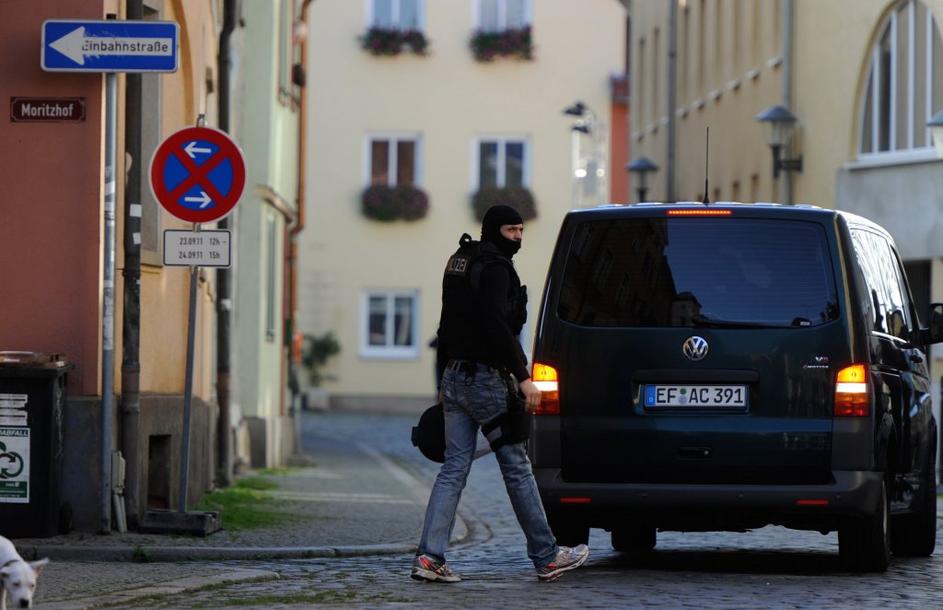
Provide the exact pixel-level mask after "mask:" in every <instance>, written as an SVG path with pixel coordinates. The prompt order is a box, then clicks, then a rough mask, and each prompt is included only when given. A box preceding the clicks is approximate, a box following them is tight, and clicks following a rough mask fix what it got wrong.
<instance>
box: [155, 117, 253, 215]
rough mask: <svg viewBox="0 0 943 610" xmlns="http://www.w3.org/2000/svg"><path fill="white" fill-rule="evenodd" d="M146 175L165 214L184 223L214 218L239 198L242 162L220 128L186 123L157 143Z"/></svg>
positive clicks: (239, 155) (243, 166) (230, 208)
mask: <svg viewBox="0 0 943 610" xmlns="http://www.w3.org/2000/svg"><path fill="white" fill-rule="evenodd" d="M150 175H151V190H152V191H153V192H154V197H155V198H156V199H157V200H158V201H159V202H160V204H161V205H162V206H164V209H165V210H167V211H168V212H169V213H171V214H173V215H174V216H176V217H177V218H179V219H181V220H186V221H188V222H194V223H204V222H214V221H216V220H219V219H220V218H222V217H224V216H226V215H227V214H229V212H230V211H232V209H233V208H234V207H236V203H238V202H239V197H240V196H241V195H242V189H243V187H244V186H245V183H246V163H245V159H244V158H243V156H242V151H241V150H239V147H238V146H236V143H235V142H233V141H232V140H231V139H230V138H229V136H228V135H226V134H225V133H224V132H222V131H219V130H218V129H212V128H209V127H187V128H185V129H181V130H180V131H178V132H176V133H174V134H172V135H170V136H169V137H168V138H167V139H166V140H164V141H163V142H161V144H160V146H158V147H157V150H156V151H155V152H154V156H153V158H152V159H151V171H150Z"/></svg>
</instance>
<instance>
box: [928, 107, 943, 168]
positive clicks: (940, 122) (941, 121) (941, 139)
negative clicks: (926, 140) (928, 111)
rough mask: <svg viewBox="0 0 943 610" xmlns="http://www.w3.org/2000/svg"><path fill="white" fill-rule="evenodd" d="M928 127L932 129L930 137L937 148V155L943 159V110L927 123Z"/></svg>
mask: <svg viewBox="0 0 943 610" xmlns="http://www.w3.org/2000/svg"><path fill="white" fill-rule="evenodd" d="M927 127H929V128H930V137H932V138H933V145H934V146H935V147H936V155H937V156H938V157H940V158H941V159H943V110H941V111H939V112H937V113H936V114H934V115H933V117H932V118H931V119H930V120H929V121H927Z"/></svg>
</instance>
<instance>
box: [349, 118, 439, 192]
mask: <svg viewBox="0 0 943 610" xmlns="http://www.w3.org/2000/svg"><path fill="white" fill-rule="evenodd" d="M374 140H388V141H389V147H390V150H389V153H388V155H387V158H388V159H389V167H388V168H387V173H388V175H389V177H390V181H389V182H388V185H389V186H396V180H397V176H398V172H397V170H398V169H399V159H398V158H397V154H398V152H397V146H396V143H398V142H403V141H410V142H413V143H414V144H415V146H414V149H415V151H416V158H415V159H413V164H414V166H415V168H416V169H415V175H414V176H413V186H416V187H420V186H422V184H423V178H424V174H425V172H424V171H423V165H424V163H423V154H422V149H423V146H422V137H421V136H420V134H419V133H416V132H394V131H390V132H382V131H377V132H372V133H368V134H367V135H366V136H365V137H364V140H363V155H362V157H363V168H362V172H363V175H362V181H363V185H364V187H368V186H370V181H371V179H372V177H373V176H372V171H373V142H374Z"/></svg>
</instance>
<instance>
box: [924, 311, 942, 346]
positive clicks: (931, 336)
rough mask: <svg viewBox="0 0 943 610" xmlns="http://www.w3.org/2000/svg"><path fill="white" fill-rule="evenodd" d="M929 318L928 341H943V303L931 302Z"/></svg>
mask: <svg viewBox="0 0 943 610" xmlns="http://www.w3.org/2000/svg"><path fill="white" fill-rule="evenodd" d="M929 320H930V328H928V329H927V343H943V303H931V304H930V317H929Z"/></svg>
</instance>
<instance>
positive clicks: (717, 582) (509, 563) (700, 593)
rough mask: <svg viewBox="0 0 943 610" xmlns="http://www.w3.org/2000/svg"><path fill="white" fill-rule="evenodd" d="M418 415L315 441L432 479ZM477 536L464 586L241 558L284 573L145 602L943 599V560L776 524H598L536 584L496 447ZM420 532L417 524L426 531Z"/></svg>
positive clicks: (462, 556) (371, 568)
mask: <svg viewBox="0 0 943 610" xmlns="http://www.w3.org/2000/svg"><path fill="white" fill-rule="evenodd" d="M411 425H412V418H410V417H403V416H379V415H348V414H329V415H316V416H309V417H308V418H307V421H306V426H307V427H306V440H307V442H308V443H313V442H317V438H318V437H332V438H337V439H349V440H350V441H351V442H359V443H365V444H367V445H369V446H371V447H373V448H374V449H376V450H377V451H379V452H382V453H383V454H385V455H386V456H388V457H389V458H391V459H392V460H394V461H395V462H396V463H397V464H398V465H400V466H401V467H403V468H405V469H407V470H409V471H410V472H412V473H413V474H415V475H416V476H417V478H419V479H420V480H422V481H424V482H431V480H432V477H434V475H435V472H436V468H435V465H434V464H432V463H431V462H427V461H425V460H424V458H422V457H421V456H420V455H419V453H418V452H416V451H415V449H414V448H413V447H411V446H410V445H409V441H408V431H409V427H410V426H411ZM462 509H463V515H464V516H465V518H466V521H467V522H468V524H469V527H470V529H471V535H470V537H469V539H468V541H467V542H466V543H464V544H462V545H460V546H459V547H457V548H454V549H452V550H451V553H450V556H449V561H450V564H451V565H452V566H453V568H454V569H455V570H456V571H457V572H458V573H459V574H461V575H462V576H463V577H464V580H463V581H462V582H461V583H458V584H456V585H431V584H423V583H418V582H415V581H412V580H410V579H409V577H408V574H409V565H410V557H409V556H398V555H394V556H382V557H355V558H334V559H318V560H304V561H260V562H239V563H238V564H230V565H231V566H232V567H239V568H250V569H262V570H271V571H275V572H278V574H279V575H280V578H279V580H277V581H268V582H255V583H245V584H238V585H232V586H224V587H219V588H214V589H209V590H204V591H198V592H196V593H187V594H186V595H185V596H180V597H167V598H155V599H153V600H151V601H150V602H144V603H141V602H139V603H136V607H145V606H146V607H154V608H217V607H243V608H245V607H252V608H278V607H290V606H296V607H303V606H310V605H315V604H338V603H344V604H355V605H359V606H369V607H376V606H383V605H400V604H409V605H418V606H421V607H456V606H464V607H496V606H503V607H515V608H549V607H573V606H574V605H578V606H581V607H600V608H602V607H606V608H612V607H649V606H655V607H665V608H730V607H747V608H760V607H762V608H799V607H824V608H828V607H834V608H852V607H853V608H887V607H893V608H922V609H926V608H936V607H940V606H941V605H943V584H941V582H940V575H941V573H943V561H941V559H940V556H939V554H938V555H935V556H934V557H932V558H930V559H904V560H901V559H895V561H894V562H893V564H892V566H891V568H890V569H889V570H888V572H887V573H886V574H883V575H864V576H862V575H853V574H850V573H847V572H844V571H842V567H841V565H840V564H839V561H838V544H837V536H836V535H835V534H830V535H828V536H823V535H821V534H818V533H814V532H795V531H791V530H786V529H783V528H777V527H768V528H765V529H763V530H760V531H757V532H752V533H745V534H733V533H697V534H690V533H689V534H681V533H664V534H659V537H658V546H657V549H656V552H655V553H654V554H652V555H648V556H645V557H632V556H626V555H621V554H619V553H615V552H614V551H612V549H611V547H610V544H609V538H608V534H607V533H606V532H604V531H601V530H593V533H592V537H591V540H590V547H591V556H590V560H589V562H588V563H587V565H586V566H585V567H584V568H582V569H580V570H578V571H576V572H574V573H571V574H567V575H565V576H564V577H563V578H562V579H560V580H559V581H557V582H554V583H549V584H548V583H541V582H538V581H537V579H536V577H535V574H534V570H533V568H532V567H531V565H530V563H529V561H528V559H527V557H526V555H525V552H524V538H523V535H522V534H521V533H520V530H519V529H518V527H517V525H516V522H515V521H514V516H513V513H512V511H511V507H510V503H509V502H508V500H507V497H506V496H505V494H504V492H503V489H502V483H501V477H500V474H499V472H498V469H497V465H496V462H495V461H494V458H493V456H486V457H484V458H482V459H481V460H480V461H479V462H476V464H475V467H474V468H473V469H472V474H471V477H470V479H469V482H468V487H467V489H466V492H465V495H464V497H463V507H462ZM417 535H418V532H417Z"/></svg>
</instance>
